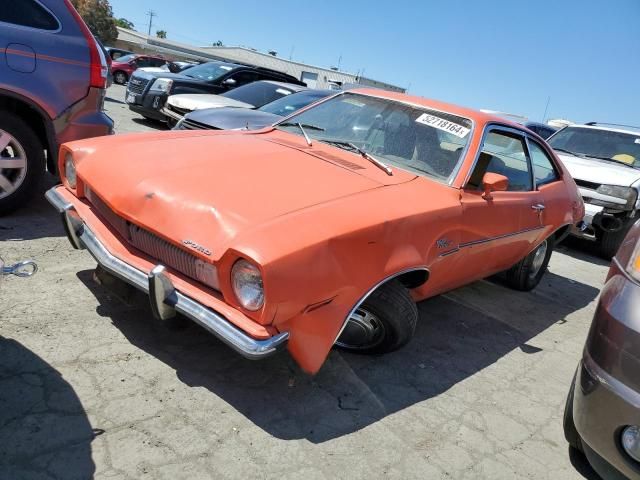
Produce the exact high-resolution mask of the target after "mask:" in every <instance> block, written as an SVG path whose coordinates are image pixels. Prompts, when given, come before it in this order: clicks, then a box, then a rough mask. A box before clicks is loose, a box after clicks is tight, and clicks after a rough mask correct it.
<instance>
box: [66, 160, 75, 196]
mask: <svg viewBox="0 0 640 480" xmlns="http://www.w3.org/2000/svg"><path fill="white" fill-rule="evenodd" d="M64 176H65V177H66V179H67V183H68V184H69V186H70V187H71V188H73V189H75V188H76V164H75V163H73V156H71V154H70V153H67V155H66V156H65V157H64Z"/></svg>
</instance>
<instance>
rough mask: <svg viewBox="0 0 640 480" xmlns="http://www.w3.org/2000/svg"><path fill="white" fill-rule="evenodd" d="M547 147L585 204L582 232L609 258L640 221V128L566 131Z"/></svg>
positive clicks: (582, 127) (578, 127)
mask: <svg viewBox="0 0 640 480" xmlns="http://www.w3.org/2000/svg"><path fill="white" fill-rule="evenodd" d="M547 142H548V143H549V145H551V147H552V148H553V149H554V150H555V151H556V153H557V154H558V156H559V157H560V158H561V159H562V161H563V163H564V164H565V165H566V167H567V169H568V170H569V172H570V173H571V175H572V176H573V178H574V180H575V182H576V184H577V185H578V189H579V190H580V194H581V195H582V198H583V200H584V203H585V209H586V210H585V219H584V221H585V227H584V230H582V231H578V230H574V232H573V233H574V235H579V236H581V237H586V238H589V239H591V240H595V241H597V242H598V243H599V245H600V252H601V253H602V255H603V256H604V257H606V258H611V257H612V256H613V255H615V253H616V252H617V250H618V247H619V246H620V244H621V243H622V240H623V239H624V237H625V235H626V234H627V232H628V230H629V229H630V228H631V226H632V225H633V223H634V222H635V220H636V219H638V218H640V215H639V212H640V128H637V127H625V126H618V125H610V124H600V123H596V122H592V123H587V124H586V125H575V124H574V125H569V126H567V127H565V128H563V129H562V130H560V131H559V132H557V133H555V134H554V135H552V136H551V137H550V138H549V139H548V140H547Z"/></svg>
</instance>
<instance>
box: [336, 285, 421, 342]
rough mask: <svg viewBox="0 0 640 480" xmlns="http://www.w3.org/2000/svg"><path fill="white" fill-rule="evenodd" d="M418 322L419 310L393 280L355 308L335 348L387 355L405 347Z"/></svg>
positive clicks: (407, 291) (404, 289) (407, 292)
mask: <svg viewBox="0 0 640 480" xmlns="http://www.w3.org/2000/svg"><path fill="white" fill-rule="evenodd" d="M417 322H418V307H417V306H416V303H415V302H414V301H413V299H412V298H411V295H409V290H407V289H406V288H405V287H404V286H403V285H402V284H401V283H400V282H398V281H396V280H392V281H390V282H388V283H386V284H384V285H383V286H381V287H380V288H378V289H377V290H376V291H375V292H373V293H372V294H371V295H370V296H369V298H367V300H366V301H365V302H364V303H363V304H362V305H361V306H360V307H358V308H357V309H356V311H355V312H354V313H353V315H352V317H351V318H350V319H349V320H348V321H347V325H346V327H345V329H344V331H343V332H342V334H341V335H340V337H339V338H338V341H337V342H336V345H337V346H338V347H340V348H342V349H343V350H347V351H350V352H355V353H365V354H371V353H388V352H392V351H394V350H397V349H399V348H400V347H402V346H404V345H406V344H407V343H408V342H409V340H411V338H412V337H413V333H414V331H415V329H416V323H417Z"/></svg>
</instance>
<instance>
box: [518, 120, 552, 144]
mask: <svg viewBox="0 0 640 480" xmlns="http://www.w3.org/2000/svg"><path fill="white" fill-rule="evenodd" d="M524 126H525V127H527V128H528V129H529V130H531V131H532V132H535V133H537V134H538V135H540V136H541V137H542V138H544V139H545V140H546V139H547V138H549V137H550V136H551V135H553V134H554V133H556V132H557V131H558V129H557V128H555V127H552V126H551V125H547V124H546V123H538V122H525V124H524Z"/></svg>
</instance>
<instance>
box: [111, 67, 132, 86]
mask: <svg viewBox="0 0 640 480" xmlns="http://www.w3.org/2000/svg"><path fill="white" fill-rule="evenodd" d="M128 79H129V77H127V74H126V73H125V72H123V71H122V70H118V71H117V72H115V73H114V74H113V81H114V82H116V83H117V84H118V85H124V84H125V83H127V80H128Z"/></svg>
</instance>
